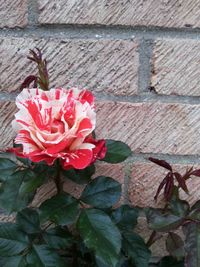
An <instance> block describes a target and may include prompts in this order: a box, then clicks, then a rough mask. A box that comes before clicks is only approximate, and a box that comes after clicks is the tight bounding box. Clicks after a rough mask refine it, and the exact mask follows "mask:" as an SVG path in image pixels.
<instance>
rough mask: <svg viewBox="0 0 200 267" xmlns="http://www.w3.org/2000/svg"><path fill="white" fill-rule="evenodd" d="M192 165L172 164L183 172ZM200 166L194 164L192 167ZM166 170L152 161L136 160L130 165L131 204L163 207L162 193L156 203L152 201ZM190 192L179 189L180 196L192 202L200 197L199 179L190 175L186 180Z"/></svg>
mask: <svg viewBox="0 0 200 267" xmlns="http://www.w3.org/2000/svg"><path fill="white" fill-rule="evenodd" d="M190 167H192V165H184V164H183V165H180V164H175V165H173V168H174V170H177V171H179V172H180V173H182V174H184V173H185V171H186V169H187V168H190ZM197 168H198V169H199V168H200V166H197V165H195V166H194V169H197ZM166 173H167V170H165V169H164V168H162V167H159V166H157V165H155V164H153V163H142V162H138V163H135V164H133V166H132V174H131V178H130V181H129V200H130V202H131V203H132V204H133V205H139V206H160V207H163V204H164V202H163V195H162V194H161V196H160V197H159V199H158V201H157V203H155V201H154V196H155V194H156V191H157V188H158V186H159V184H160V182H161V181H162V180H163V179H164V177H165V175H166ZM187 185H188V189H189V192H190V194H189V195H187V194H186V193H184V192H183V191H182V190H181V197H182V198H184V199H187V201H189V202H190V203H191V204H194V203H195V202H196V201H197V200H199V199H200V181H199V178H198V177H195V176H192V178H191V179H190V180H188V182H187Z"/></svg>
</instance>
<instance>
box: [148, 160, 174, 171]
mask: <svg viewBox="0 0 200 267" xmlns="http://www.w3.org/2000/svg"><path fill="white" fill-rule="evenodd" d="M149 160H150V161H152V162H153V163H155V164H157V165H159V166H161V167H163V168H165V169H167V170H169V171H172V167H171V165H170V164H169V163H167V162H166V161H165V160H160V159H156V158H151V157H150V158H149Z"/></svg>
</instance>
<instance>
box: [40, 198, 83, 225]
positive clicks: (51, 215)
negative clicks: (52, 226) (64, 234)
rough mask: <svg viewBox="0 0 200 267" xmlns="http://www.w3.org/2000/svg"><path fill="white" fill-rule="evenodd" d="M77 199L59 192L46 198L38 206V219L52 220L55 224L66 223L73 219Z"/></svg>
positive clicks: (75, 214)
mask: <svg viewBox="0 0 200 267" xmlns="http://www.w3.org/2000/svg"><path fill="white" fill-rule="evenodd" d="M78 205H79V203H78V201H77V200H76V199H75V198H74V197H72V196H71V195H69V194H67V193H60V194H59V195H56V196H54V197H52V198H51V199H48V200H46V201H45V202H44V203H42V205H41V206H40V208H39V210H40V219H41V221H43V222H46V221H48V220H49V221H52V222H54V223H56V224H57V225H68V224H71V223H73V222H74V221H75V219H76V217H77V215H78V212H79V208H78Z"/></svg>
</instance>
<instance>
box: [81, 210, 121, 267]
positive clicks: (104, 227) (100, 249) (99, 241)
mask: <svg viewBox="0 0 200 267" xmlns="http://www.w3.org/2000/svg"><path fill="white" fill-rule="evenodd" d="M77 227H78V230H79V231H80V234H81V236H82V238H83V240H84V243H85V245H86V246H87V247H88V248H89V249H92V250H94V251H95V255H96V257H98V258H99V259H100V260H101V261H102V263H105V264H108V265H109V266H110V267H115V266H116V264H117V262H118V259H119V252H120V249H121V234H120V232H119V229H118V228H117V227H116V226H115V224H114V223H113V222H112V221H111V219H110V217H109V216H108V215H107V214H106V213H104V212H103V211H100V210H97V209H86V210H83V211H82V212H81V215H80V217H79V220H78V223H77Z"/></svg>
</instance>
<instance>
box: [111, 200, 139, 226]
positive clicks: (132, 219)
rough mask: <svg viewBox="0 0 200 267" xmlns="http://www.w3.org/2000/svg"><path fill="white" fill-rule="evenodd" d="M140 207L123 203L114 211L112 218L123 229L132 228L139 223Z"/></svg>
mask: <svg viewBox="0 0 200 267" xmlns="http://www.w3.org/2000/svg"><path fill="white" fill-rule="evenodd" d="M138 215H139V209H138V208H135V207H130V206H129V205H122V206H121V207H119V208H117V209H115V210H114V211H113V212H112V218H113V220H114V221H115V223H116V224H117V226H118V227H119V228H120V229H121V230H132V229H133V228H134V227H135V226H136V225H137V219H138Z"/></svg>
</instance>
